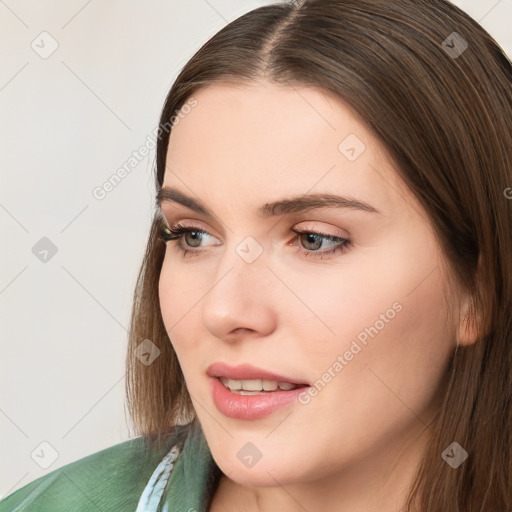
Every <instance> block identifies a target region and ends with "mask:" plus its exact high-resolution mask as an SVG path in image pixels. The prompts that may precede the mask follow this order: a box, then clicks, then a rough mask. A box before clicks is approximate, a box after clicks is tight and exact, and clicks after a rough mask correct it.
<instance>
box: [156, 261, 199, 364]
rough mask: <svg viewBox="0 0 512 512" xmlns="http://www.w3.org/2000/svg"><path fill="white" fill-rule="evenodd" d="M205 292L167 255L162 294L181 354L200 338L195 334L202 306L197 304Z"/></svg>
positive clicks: (164, 314)
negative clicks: (172, 262) (199, 306)
mask: <svg viewBox="0 0 512 512" xmlns="http://www.w3.org/2000/svg"><path fill="white" fill-rule="evenodd" d="M202 294H204V292H201V290H198V289H197V286H194V284H193V282H191V276H190V275H189V273H188V272H184V271H183V270H182V271H181V272H180V271H179V265H176V264H175V263H174V264H171V262H170V261H169V258H168V257H167V256H166V258H165V259H164V263H163V266H162V269H161V272H160V279H159V283H158V296H159V301H160V310H161V313H162V320H163V322H164V326H165V329H166V331H167V334H168V336H169V338H170V339H171V341H172V344H173V347H174V349H175V351H176V353H177V355H178V357H180V354H181V352H182V351H183V349H185V348H187V347H190V348H191V349H193V348H194V345H195V341H194V340H197V339H199V338H198V337H197V336H194V335H193V331H194V329H196V330H197V329H198V327H199V323H198V322H199V308H198V307H197V306H196V307H194V305H195V304H197V302H198V300H199V298H200V297H201V295H202Z"/></svg>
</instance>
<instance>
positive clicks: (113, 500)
mask: <svg viewBox="0 0 512 512" xmlns="http://www.w3.org/2000/svg"><path fill="white" fill-rule="evenodd" d="M185 427H186V426H184V425H176V426H174V427H173V428H172V430H170V431H169V432H168V433H167V434H166V435H165V438H164V440H163V446H162V447H161V448H160V449H154V448H152V447H151V445H150V444H149V443H148V441H147V440H146V439H144V438H142V437H137V438H135V439H130V440H128V441H124V442H122V443H119V444H116V445H114V446H111V447H109V448H106V449H104V450H101V451H98V452H96V453H93V454H91V455H88V456H86V457H83V458H82V459H79V460H77V461H75V462H72V463H70V464H67V465H65V466H63V467H61V468H58V469H56V470H54V471H52V472H50V473H48V474H47V475H44V476H42V477H40V478H38V479H37V480H34V481H33V482H30V483H29V484H27V485H25V486H24V487H22V488H21V489H18V490H17V491H15V492H13V493H12V494H10V495H9V496H7V497H5V498H4V499H3V500H1V501H0V512H32V511H34V512H35V511H37V512H61V511H62V512H64V511H65V512H69V511H71V510H72V511H74V512H81V511H89V510H109V511H112V512H115V511H117V510H119V511H126V510H135V509H136V508H137V503H138V500H139V498H140V495H141V493H142V491H143V490H144V487H145V486H146V484H147V482H148V480H149V479H150V477H151V474H152V472H153V471H154V469H155V466H157V465H158V463H159V461H160V459H161V458H162V456H163V455H164V454H165V453H166V451H168V450H169V449H170V447H171V446H172V445H173V444H175V443H177V442H181V440H182V439H183V438H184V436H186V428H185Z"/></svg>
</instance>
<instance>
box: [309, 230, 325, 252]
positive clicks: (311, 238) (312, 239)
mask: <svg viewBox="0 0 512 512" xmlns="http://www.w3.org/2000/svg"><path fill="white" fill-rule="evenodd" d="M306 238H307V242H308V243H312V244H314V243H315V242H316V245H317V247H310V249H320V247H321V245H322V239H321V237H319V236H318V235H314V234H313V233H308V234H306Z"/></svg>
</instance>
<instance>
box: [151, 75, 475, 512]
mask: <svg viewBox="0 0 512 512" xmlns="http://www.w3.org/2000/svg"><path fill="white" fill-rule="evenodd" d="M194 97H195V98H196V100H197V106H195V107H194V108H192V109H191V111H190V112H188V113H187V115H186V116H184V117H183V118H181V119H180V121H179V123H178V124H177V125H176V126H175V127H174V128H173V130H172V133H171V137H170V143H169V150H168V154H167V162H166V171H165V177H164V183H163V186H164V187H174V188H177V189H179V190H180V191H181V192H183V193H184V194H186V195H189V196H192V197H194V198H195V199H196V200H199V201H201V202H202V203H203V204H204V205H205V206H206V207H207V208H208V210H210V211H211V212H212V213H213V214H214V217H213V218H208V217H206V216H204V215H203V214H201V213H197V212H195V211H192V210H191V209H188V208H187V207H185V206H183V205H180V204H178V203H176V202H170V201H169V202H164V203H163V204H162V212H163V214H164V215H165V219H166V221H167V223H168V225H169V226H171V227H172V226H174V225H175V224H176V223H178V222H179V223H181V224H182V225H185V226H193V227H195V228H200V229H203V230H205V231H206V232H207V233H208V235H206V236H203V238H202V239H200V242H197V239H196V238H194V237H192V236H190V235H189V236H185V237H184V238H183V239H182V241H181V242H182V244H183V245H184V246H185V247H186V248H187V249H189V250H191V251H196V252H198V251H201V252H200V253H198V254H195V255H192V256H190V255H187V256H185V257H184V258H183V257H182V256H181V254H180V253H179V252H178V250H177V248H176V245H175V243H176V242H174V241H173V242H168V243H167V248H166V253H165V259H164V262H163V266H162V271H161V277H160V283H159V285H160V286H159V298H160V305H161V309H162V317H163V320H164V324H165V326H166V329H167V332H168V334H169V337H170V339H171V341H172V343H173V347H174V349H175V351H176V354H177V356H178V359H179V362H180V365H181V368H182V371H183V374H184V377H185V381H186V385H187V388H188V390H189V392H190V395H191V397H192V402H193V403H194V407H195V410H196V412H197V415H198V418H199V421H200V423H201V426H202V429H203V431H204V434H205V437H206V440H207V442H208V445H209V447H210V450H211V452H212V456H213V458H214V459H215V461H216V463H217V465H218V466H219V467H220V469H221V470H222V472H223V476H222V478H221V480H220V483H219V486H218V488H217V490H216V493H215V495H214V498H213V501H212V504H211V507H210V511H213V512H220V511H224V512H231V511H233V512H234V511H240V510H244V511H247V512H255V511H259V512H270V511H275V510H279V511H281V512H292V511H294V512H295V511H297V510H305V511H308V512H320V511H321V512H325V510H336V511H340V512H348V511H350V512H369V511H377V510H378V511H379V512H397V511H399V510H400V507H402V506H403V504H404V500H405V497H406V491H407V489H408V486H409V485H410V484H411V483H412V479H413V476H414V472H415V470H416V469H417V467H418V464H419V461H420V457H421V455H422V454H423V451H424V449H425V446H426V442H427V441H428V439H429V434H430V430H429V429H430V428H431V425H430V423H431V422H432V420H433V418H434V414H435V412H436V407H437V406H438V403H439V398H440V392H439V390H440V382H441V379H442V377H443V375H444V373H445V371H446V368H447V365H448V362H449V359H450V357H451V355H452V354H453V351H454V350H455V348H456V345H457V343H459V344H461V345H463V344H468V343H470V342H472V337H471V336H470V333H468V331H466V330H465V329H464V328H463V327H464V326H462V325H461V323H460V321H459V318H460V317H459V315H462V317H463V316H464V314H465V311H466V308H467V306H468V301H467V297H466V296H465V295H464V294H463V293H462V292H461V291H460V290H459V289H458V288H455V287H454V286H453V283H452V284H449V283H451V280H450V279H449V275H450V273H449V270H448V267H447V265H446V263H445V260H444V258H443V256H442V254H441V251H440V248H439V245H438V243H437V240H436V238H435V236H434V231H433V228H432V226H431V225H430V223H429V221H428V215H427V214H426V212H425V210H424V209H423V207H422V206H421V205H420V203H419V202H418V200H417V199H416V198H415V196H414V195H413V194H412V193H411V192H410V191H409V190H408V189H407V188H406V187H405V184H404V183H403V181H401V179H400V177H399V175H398V173H397V171H396V170H395V169H394V167H393V165H392V163H391V161H390V160H389V158H388V157H387V155H386V153H385V151H384V148H383V146H382V145H381V143H380V142H379V141H378V140H377V139H376V138H375V137H374V136H373V135H372V133H371V132H370V131H369V130H368V128H366V126H365V125H364V124H362V123H361V121H360V120H359V119H358V118H357V117H356V116H355V115H354V113H353V111H351V109H349V108H348V107H347V106H346V105H345V104H344V103H342V102H341V101H339V100H337V99H335V98H333V97H332V96H330V95H327V94H326V93H325V92H323V91H321V90H319V89H316V88H311V87H306V86H304V87H297V86H294V87H288V86H277V85H275V84H270V83H269V82H265V81H261V82H258V83H255V84H251V85H238V86H234V85H230V84H215V85H212V86H208V87H206V88H203V89H201V90H199V91H198V92H196V93H195V94H194ZM349 134H355V135H356V136H357V138H358V139H359V140H360V141H362V142H363V143H364V144H365V146H366V149H365V150H364V151H363V152H362V153H361V154H360V155H359V156H358V157H357V158H356V159H355V160H353V161H351V160H350V159H349V158H347V157H346V155H345V154H344V153H343V152H342V151H340V150H339V149H338V146H339V144H340V143H341V142H342V141H343V140H344V139H345V138H346V137H347V136H348V135H349ZM351 156H353V155H351ZM306 193H330V194H336V195H342V196H350V197H351V198H355V199H357V200H359V201H364V202H366V203H369V204H370V205H371V206H372V207H374V208H376V209H377V210H378V211H379V212H380V213H375V212H369V211H363V210H360V209H354V208H339V207H338V208H332V207H331V208H326V207H324V208H321V209H314V210H310V211H306V212H302V213H298V212H295V213H293V212H292V213H287V214H286V215H282V216H278V217H267V218H263V219H262V218H260V217H258V216H257V213H256V212H257V210H258V208H259V207H260V206H262V205H264V204H265V203H268V202H272V201H277V200H280V199H284V198H290V197H292V196H296V195H301V194H306ZM292 229H298V230H301V231H308V232H309V233H314V232H320V233H326V234H328V235H332V236H338V237H344V238H348V239H349V240H350V241H351V244H350V245H349V246H348V247H346V248H345V249H344V250H342V251H339V252H336V253H334V254H331V255H325V257H324V259H321V258H320V257H318V258H316V259H315V258H314V257H313V256H315V254H316V255H317V256H320V253H322V252H325V251H326V250H329V249H330V248H332V247H335V246H336V245H338V243H336V242H332V241H330V240H329V239H325V238H319V239H318V242H315V240H314V239H311V237H309V238H308V237H307V235H300V236H299V235H296V234H295V233H294V232H293V231H292ZM248 236H251V237H252V238H253V239H255V240H256V241H257V243H258V244H259V246H260V247H261V250H262V253H261V254H260V255H259V256H258V257H257V258H256V259H255V260H254V261H253V262H251V263H248V262H247V261H245V260H244V259H243V258H242V257H241V256H240V255H239V253H238V252H237V251H236V248H237V246H238V245H239V244H240V243H241V242H242V241H243V240H244V239H245V238H246V237H248ZM198 243H199V245H198ZM305 253H309V256H311V257H306V256H305ZM393 304H395V306H396V304H398V305H399V306H401V308H399V309H400V311H399V312H398V311H395V310H393ZM390 310H391V312H390V313H388V314H389V316H388V317H387V318H386V319H385V320H387V321H381V322H377V321H378V320H379V319H380V318H383V316H384V315H383V316H379V315H381V314H386V311H390ZM391 316H392V317H393V318H392V319H391ZM376 325H377V326H378V333H377V334H376V335H374V337H373V338H372V337H369V336H368V339H367V344H366V345H363V344H362V343H358V344H359V345H360V346H361V347H362V349H361V350H360V351H359V352H358V353H357V355H354V356H353V358H352V359H351V360H348V361H347V360H345V363H346V364H345V363H344V366H343V369H342V370H341V371H338V372H337V373H336V372H335V373H334V375H335V376H334V377H333V378H331V380H330V382H328V383H327V385H326V386H325V387H324V388H323V389H322V390H321V391H320V392H318V394H317V395H316V396H315V397H313V398H311V400H310V401H309V403H307V404H300V403H297V402H296V403H293V404H290V405H287V406H285V407H282V408H280V409H278V410H276V411H275V412H273V413H272V414H270V415H269V416H267V417H265V418H261V419H257V420H252V421H250V420H241V419H233V418H228V417H226V416H224V415H223V414H222V413H221V412H220V411H219V410H218V409H217V408H216V406H215V404H214V402H213V399H212V395H211V392H210V387H209V381H208V376H207V375H206V369H207V367H208V366H209V365H210V364H211V363H213V362H215V361H223V362H226V363H229V364H231V365H236V364H239V363H244V362H249V363H251V364H252V365H254V366H257V367H261V368H265V369H268V370H270V371H274V372H277V373H280V374H284V375H289V376H294V377H296V378H298V379H301V380H302V381H305V382H309V383H314V382H316V381H317V380H318V379H320V378H322V375H323V374H325V372H326V371H327V370H328V369H329V368H331V373H332V368H333V363H334V362H335V361H336V360H337V357H338V356H339V355H342V356H343V354H345V352H346V351H347V350H349V349H350V346H351V343H352V342H353V341H354V340H357V339H358V338H357V336H358V335H360V333H361V332H364V331H365V329H366V328H370V327H372V326H376ZM248 442H251V443H253V444H254V445H255V446H256V447H257V448H258V450H259V451H260V452H261V453H262V457H261V459H260V460H259V461H258V462H257V463H256V464H255V465H253V466H252V467H246V465H244V464H243V463H242V462H241V461H240V459H239V458H238V457H237V453H238V451H239V450H240V449H241V448H242V447H243V446H244V445H245V444H246V443H248Z"/></svg>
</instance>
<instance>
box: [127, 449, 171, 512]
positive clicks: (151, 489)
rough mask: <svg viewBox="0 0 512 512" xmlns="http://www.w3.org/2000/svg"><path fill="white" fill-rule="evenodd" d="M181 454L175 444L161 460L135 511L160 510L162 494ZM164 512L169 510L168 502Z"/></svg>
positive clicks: (148, 511) (155, 511) (156, 511)
mask: <svg viewBox="0 0 512 512" xmlns="http://www.w3.org/2000/svg"><path fill="white" fill-rule="evenodd" d="M179 454H180V448H179V446H178V445H174V446H173V447H172V448H171V449H170V451H169V453H167V454H166V455H165V457H164V458H163V459H162V460H161V461H160V463H159V464H158V466H157V467H156V469H155V471H154V472H153V474H152V475H151V478H150V479H149V482H148V484H147V485H146V487H145V488H144V491H143V492H142V495H141V497H140V500H139V503H138V505H137V510H136V511H135V512H158V508H159V506H160V504H161V501H162V496H163V493H164V491H165V488H166V486H167V484H168V482H169V478H170V476H171V471H172V469H173V468H174V462H175V461H176V459H177V458H178V456H179ZM162 510H163V512H168V511H169V507H168V504H167V503H165V504H164V507H163V509H162Z"/></svg>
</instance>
